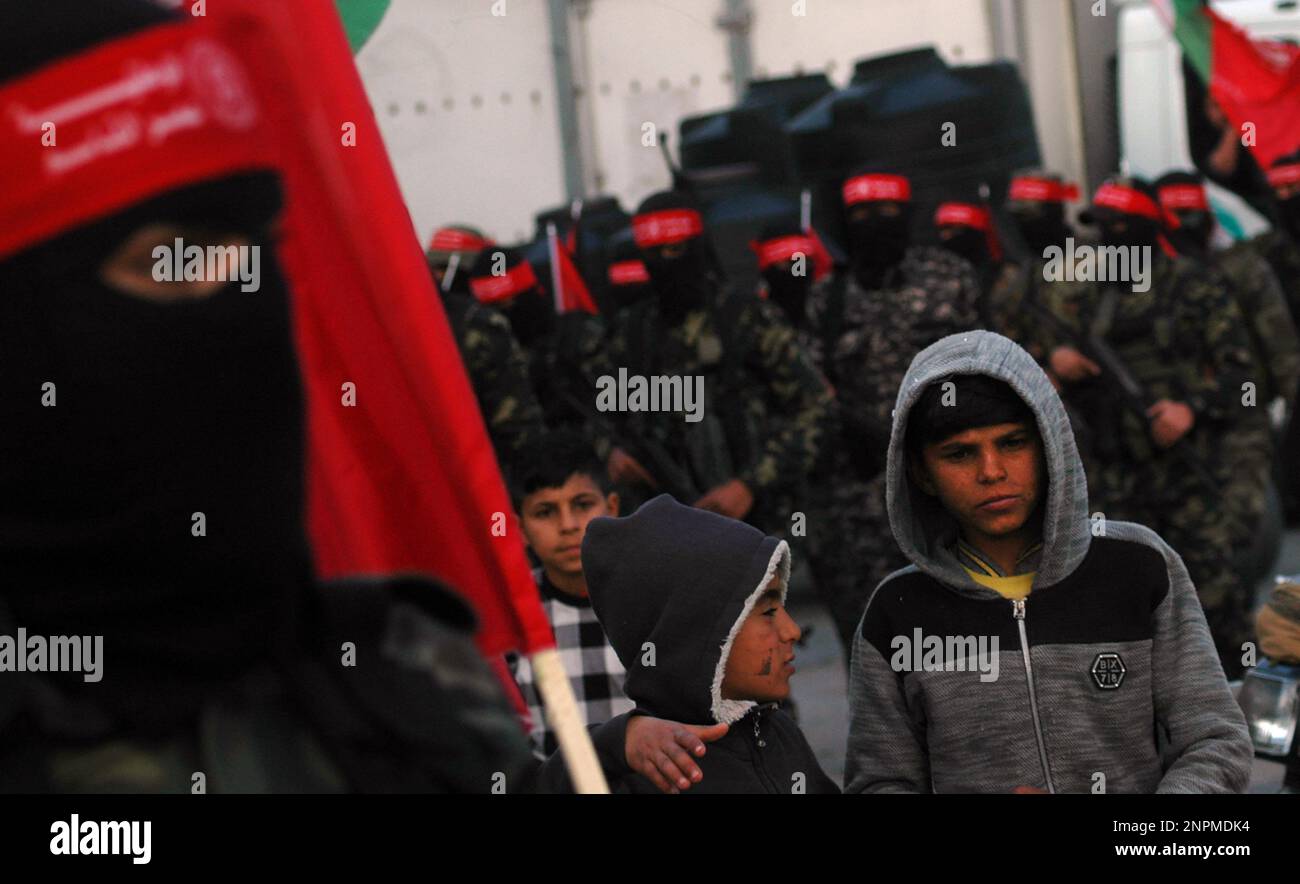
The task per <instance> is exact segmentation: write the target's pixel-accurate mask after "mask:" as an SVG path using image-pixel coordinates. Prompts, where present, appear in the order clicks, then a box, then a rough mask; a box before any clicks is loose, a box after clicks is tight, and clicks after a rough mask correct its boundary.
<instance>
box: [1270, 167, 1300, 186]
mask: <svg viewBox="0 0 1300 884" xmlns="http://www.w3.org/2000/svg"><path fill="white" fill-rule="evenodd" d="M1297 182H1300V163H1290V164H1288V165H1285V166H1274V167H1273V168H1271V169H1269V170H1268V183H1269V185H1270V186H1272V187H1282V186H1284V185H1287V184H1295V183H1297Z"/></svg>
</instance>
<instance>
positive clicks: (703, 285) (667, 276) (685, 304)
mask: <svg viewBox="0 0 1300 884" xmlns="http://www.w3.org/2000/svg"><path fill="white" fill-rule="evenodd" d="M641 260H642V261H643V262H644V264H645V267H646V271H647V272H649V274H650V284H651V285H652V286H653V288H654V291H655V294H656V295H657V296H658V297H659V310H660V313H662V315H663V317H664V319H666V320H667V321H668V322H669V323H671V324H674V325H675V324H676V323H678V322H680V321H681V320H682V319H683V318H685V316H686V314H687V313H689V312H690V311H692V310H696V309H698V308H700V307H703V306H704V305H706V304H707V303H708V302H709V297H710V293H711V292H712V291H713V290H714V288H715V287H716V285H717V283H716V281H715V279H714V276H713V272H712V265H711V263H710V262H709V261H708V259H707V258H706V256H705V253H704V245H703V243H701V242H700V239H699V237H695V238H694V239H690V240H687V241H686V251H685V253H684V254H682V255H680V256H678V257H676V258H665V257H663V254H662V252H660V251H659V250H658V249H648V250H646V251H645V252H643V253H642V256H641Z"/></svg>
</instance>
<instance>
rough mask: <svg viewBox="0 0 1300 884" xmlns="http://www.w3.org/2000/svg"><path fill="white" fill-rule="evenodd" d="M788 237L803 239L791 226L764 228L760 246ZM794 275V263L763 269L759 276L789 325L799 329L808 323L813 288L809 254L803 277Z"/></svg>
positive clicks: (797, 229) (771, 225)
mask: <svg viewBox="0 0 1300 884" xmlns="http://www.w3.org/2000/svg"><path fill="white" fill-rule="evenodd" d="M787 236H798V237H802V236H806V234H805V233H804V231H803V230H802V229H800V227H799V225H798V224H796V223H794V222H787V223H775V224H769V225H767V226H766V227H765V228H763V232H762V234H760V236H759V242H760V243H764V242H770V241H772V240H777V239H782V238H784V237H787ZM794 271H795V268H794V264H793V262H791V261H782V262H780V263H777V264H773V265H771V266H769V267H767V268H765V269H762V270H761V271H760V273H761V274H762V276H763V282H764V284H765V285H766V286H767V292H768V296H769V297H770V298H771V299H772V301H773V302H775V303H776V305H777V306H779V307H780V308H781V310H782V312H783V313H784V314H785V316H786V318H787V319H789V320H790V323H791V324H792V325H794V326H795V327H796V328H799V327H801V326H803V325H805V324H807V322H808V314H807V304H808V293H809V291H811V290H812V284H813V256H812V254H811V253H809V254H807V255H805V259H804V272H803V274H802V275H796V274H795V272H794Z"/></svg>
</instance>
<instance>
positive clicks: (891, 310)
mask: <svg viewBox="0 0 1300 884" xmlns="http://www.w3.org/2000/svg"><path fill="white" fill-rule="evenodd" d="M886 283H887V285H888V286H889V287H888V288H885V289H882V290H879V291H867V290H865V289H864V288H863V287H862V286H861V284H860V283H859V282H858V280H857V279H856V278H855V277H854V276H853V275H852V274H849V275H848V276H847V277H846V278H845V280H844V282H843V284H844V286H845V288H844V316H843V320H842V328H843V329H844V332H843V333H842V334H840V335H838V336H835V346H834V352H833V353H831V354H830V359H831V363H832V365H831V370H830V371H828V372H827V374H828V375H829V376H830V377H831V379H832V383H834V384H835V389H836V391H837V392H838V394H839V399H840V405H841V409H842V415H843V420H844V422H845V424H846V427H847V429H848V431H849V432H850V434H852V435H853V436H855V437H857V438H861V439H863V440H864V443H865V444H879V443H880V442H881V441H882V440H883V442H884V443H885V444H887V443H888V439H889V432H890V427H891V426H892V424H893V410H894V401H895V399H896V398H897V397H898V388H899V385H900V384H901V383H902V382H903V375H904V374H906V373H907V368H908V366H909V365H911V364H912V359H913V357H915V356H916V354H917V353H920V352H921V351H922V350H924V349H925V348H926V347H928V346H929V345H930V344H933V343H934V342H935V341H937V340H939V339H940V338H942V337H945V336H947V335H950V334H956V333H957V332H961V331H969V330H971V329H974V328H976V327H977V326H978V324H979V318H978V314H977V304H978V300H979V284H978V282H977V281H976V279H975V273H974V270H973V269H972V268H971V265H970V263H969V262H967V261H965V260H963V259H962V258H959V257H957V256H956V255H953V254H951V253H949V252H947V251H944V250H942V249H936V248H929V247H923V248H912V249H908V252H907V256H906V257H905V258H904V259H903V261H902V263H901V264H900V265H899V266H898V267H897V268H895V270H894V271H892V272H891V273H890V275H889V276H887V277H886Z"/></svg>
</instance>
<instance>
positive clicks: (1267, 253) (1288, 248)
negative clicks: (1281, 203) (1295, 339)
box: [1250, 230, 1300, 325]
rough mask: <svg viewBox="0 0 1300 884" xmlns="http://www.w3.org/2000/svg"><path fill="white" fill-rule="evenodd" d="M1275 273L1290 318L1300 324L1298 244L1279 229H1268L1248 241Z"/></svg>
mask: <svg viewBox="0 0 1300 884" xmlns="http://www.w3.org/2000/svg"><path fill="white" fill-rule="evenodd" d="M1250 243H1251V245H1252V246H1253V247H1254V249H1255V251H1257V252H1259V253H1260V254H1261V255H1263V256H1264V259H1265V260H1266V261H1268V263H1269V264H1271V265H1272V267H1273V272H1274V273H1275V274H1277V279H1278V282H1280V283H1281V284H1282V292H1283V294H1285V295H1286V303H1287V306H1288V307H1290V308H1291V319H1292V321H1294V322H1295V323H1297V324H1298V325H1300V244H1297V243H1296V241H1295V240H1293V239H1292V238H1291V237H1289V236H1287V235H1286V234H1285V233H1283V232H1282V231H1280V230H1270V231H1268V232H1267V233H1262V234H1260V235H1259V236H1257V237H1255V238H1254V239H1253V240H1251V241H1250Z"/></svg>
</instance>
